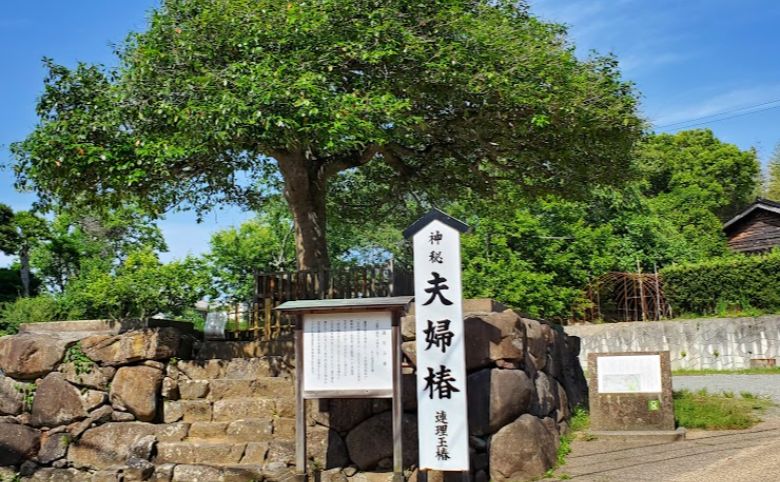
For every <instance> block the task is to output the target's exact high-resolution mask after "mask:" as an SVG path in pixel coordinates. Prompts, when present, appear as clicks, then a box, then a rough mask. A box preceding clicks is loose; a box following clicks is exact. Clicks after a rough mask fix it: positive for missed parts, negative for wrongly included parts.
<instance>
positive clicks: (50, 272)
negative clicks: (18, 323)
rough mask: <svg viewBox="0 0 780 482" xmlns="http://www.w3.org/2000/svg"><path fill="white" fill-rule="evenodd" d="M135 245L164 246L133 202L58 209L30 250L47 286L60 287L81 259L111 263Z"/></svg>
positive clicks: (75, 272)
mask: <svg viewBox="0 0 780 482" xmlns="http://www.w3.org/2000/svg"><path fill="white" fill-rule="evenodd" d="M139 249H152V250H159V251H165V250H166V249H167V247H166V246H165V241H164V240H163V237H162V233H161V232H160V230H159V228H157V226H156V225H155V224H154V222H153V220H152V219H151V217H150V216H149V215H147V214H145V213H143V212H141V211H140V210H139V209H138V208H136V207H134V206H120V207H118V208H116V209H112V210H107V209H100V208H98V207H87V206H73V207H71V208H70V209H59V210H58V213H57V215H56V217H55V218H54V220H53V221H52V222H51V223H50V225H49V233H48V236H47V237H46V239H45V240H43V242H41V243H39V244H38V245H37V246H36V247H35V249H33V250H32V252H31V264H32V266H33V268H35V269H36V270H37V271H36V272H37V273H38V275H39V276H41V277H42V278H43V279H44V280H45V282H46V284H47V285H48V286H50V287H53V288H57V289H58V290H59V291H63V290H64V289H65V287H66V285H67V283H68V281H69V280H71V279H74V278H75V277H77V276H78V275H79V273H80V271H81V265H82V263H83V262H87V260H90V259H101V260H104V261H108V263H109V264H110V265H111V266H112V267H114V266H116V265H118V264H120V263H121V262H122V260H124V259H125V258H126V257H127V256H128V254H129V253H131V252H133V251H137V250H139Z"/></svg>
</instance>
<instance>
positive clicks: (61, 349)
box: [0, 333, 67, 380]
mask: <svg viewBox="0 0 780 482" xmlns="http://www.w3.org/2000/svg"><path fill="white" fill-rule="evenodd" d="M65 348H67V343H66V342H65V341H63V340H61V339H59V338H56V337H53V336H48V335H33V334H26V333H23V334H20V335H12V336H4V337H2V338H0V370H2V371H3V372H5V374H6V375H8V376H9V377H13V378H16V379H18V380H34V379H36V378H39V377H42V376H44V375H46V374H47V373H49V372H51V371H52V370H54V367H55V365H57V363H59V362H60V360H62V357H63V356H64V355H65Z"/></svg>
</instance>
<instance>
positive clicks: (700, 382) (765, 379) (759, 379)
mask: <svg viewBox="0 0 780 482" xmlns="http://www.w3.org/2000/svg"><path fill="white" fill-rule="evenodd" d="M672 387H673V388H674V389H675V390H680V389H682V388H687V389H688V390H700V389H702V388H706V389H707V391H709V392H715V393H718V392H724V391H725V392H733V393H735V394H739V393H740V392H750V393H752V394H754V395H764V396H768V397H771V398H772V399H774V401H775V403H778V404H780V375H691V376H689V375H685V376H675V377H672Z"/></svg>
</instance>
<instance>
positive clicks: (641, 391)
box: [588, 351, 685, 444]
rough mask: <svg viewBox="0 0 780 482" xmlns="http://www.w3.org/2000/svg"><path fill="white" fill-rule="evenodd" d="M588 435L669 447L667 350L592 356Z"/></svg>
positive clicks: (681, 435) (676, 436) (680, 433)
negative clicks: (667, 445)
mask: <svg viewBox="0 0 780 482" xmlns="http://www.w3.org/2000/svg"><path fill="white" fill-rule="evenodd" d="M588 377H589V380H588V389H589V392H590V397H589V401H590V404H589V405H590V428H591V431H590V434H591V435H593V436H595V437H597V438H599V439H609V440H618V441H626V442H636V443H648V444H652V443H666V442H675V441H677V440H683V439H685V429H683V428H678V429H676V430H675V426H674V401H673V397H672V370H671V365H670V362H669V352H668V351H662V352H627V353H589V354H588Z"/></svg>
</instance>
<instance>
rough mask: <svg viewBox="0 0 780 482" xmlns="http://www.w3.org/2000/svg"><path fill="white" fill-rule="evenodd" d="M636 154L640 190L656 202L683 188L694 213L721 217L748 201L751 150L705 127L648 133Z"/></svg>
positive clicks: (753, 166)
mask: <svg viewBox="0 0 780 482" xmlns="http://www.w3.org/2000/svg"><path fill="white" fill-rule="evenodd" d="M636 152H637V165H638V166H639V169H640V170H641V178H642V179H643V180H644V181H645V183H644V184H643V185H642V191H643V193H644V194H645V195H646V196H648V197H652V198H660V199H661V200H662V201H661V202H662V203H663V202H665V201H666V199H665V198H667V197H674V196H675V193H680V192H683V190H686V191H687V194H686V197H688V198H689V200H690V201H693V202H695V204H696V208H697V209H700V211H699V212H702V210H709V211H712V213H713V214H715V215H717V216H718V218H719V219H720V220H722V221H725V220H727V219H729V218H731V217H732V216H734V215H735V214H736V213H738V212H739V211H741V210H742V208H744V207H745V206H746V205H748V204H750V203H751V202H752V201H753V198H752V195H753V193H754V192H755V191H754V188H755V186H756V182H757V179H758V175H759V172H760V164H759V162H758V158H757V156H756V152H755V150H753V149H750V150H747V151H742V150H740V149H739V148H738V147H737V146H735V145H734V144H728V143H725V142H722V141H720V140H719V139H717V138H716V137H715V135H714V134H713V133H712V131H711V130H709V129H696V130H689V131H681V132H678V133H677V134H656V135H652V136H649V137H648V138H647V140H646V141H645V142H643V143H642V145H640V146H639V147H638V149H637V151H636ZM670 203H671V204H672V205H673V206H674V205H679V203H676V202H675V201H674V200H673V199H672V200H670Z"/></svg>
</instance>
